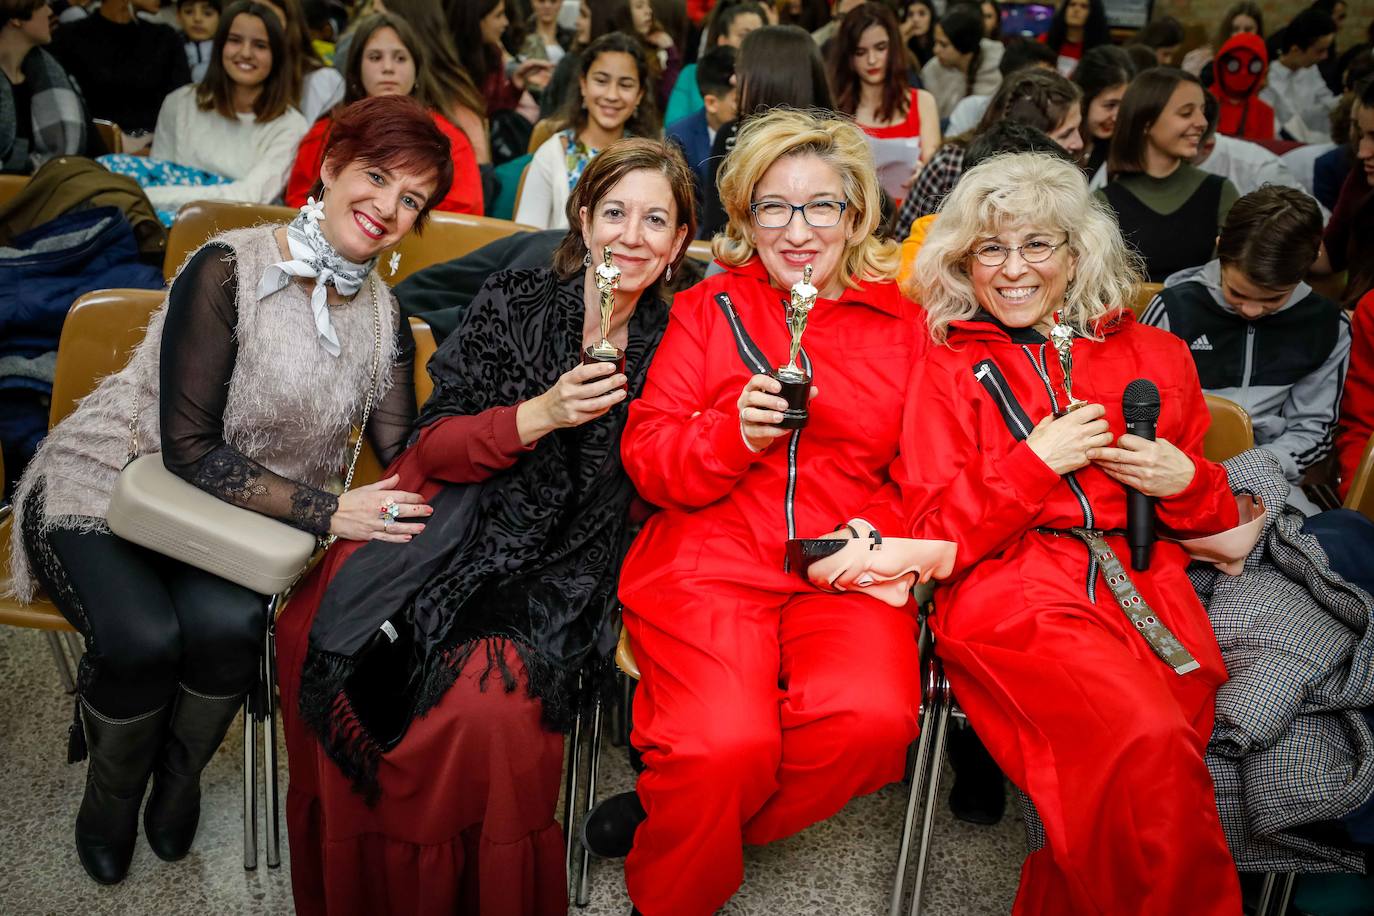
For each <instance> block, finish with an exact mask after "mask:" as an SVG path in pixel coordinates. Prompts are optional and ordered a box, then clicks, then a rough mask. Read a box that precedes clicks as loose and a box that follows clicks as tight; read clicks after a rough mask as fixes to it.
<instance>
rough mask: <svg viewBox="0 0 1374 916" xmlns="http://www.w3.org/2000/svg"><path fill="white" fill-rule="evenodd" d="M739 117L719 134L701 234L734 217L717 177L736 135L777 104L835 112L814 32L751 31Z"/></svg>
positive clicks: (741, 71) (741, 66)
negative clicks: (757, 116) (727, 212)
mask: <svg viewBox="0 0 1374 916" xmlns="http://www.w3.org/2000/svg"><path fill="white" fill-rule="evenodd" d="M735 84H736V86H737V87H738V89H737V91H738V93H739V104H738V106H737V108H736V110H737V111H738V116H737V117H736V119H735V120H734V121H731V122H730V123H729V124H726V125H724V126H723V127H721V129H720V130H719V131H717V132H716V141H715V143H713V144H712V145H711V160H710V181H708V182H706V189H705V196H706V203H705V205H704V207H703V213H704V214H705V215H704V217H703V219H702V227H701V236H702V238H706V239H709V238H711V236H713V235H715V234H716V232H718V231H719V230H720V229H723V228H724V227H725V224H726V222H727V221H728V219H729V217H728V216H727V214H726V212H725V208H724V207H723V206H722V205H721V202H720V189H719V188H718V187H717V186H716V177H717V175H718V173H719V172H720V167H721V163H722V162H723V161H724V160H725V157H726V156H727V155H729V153H730V151H731V150H732V149H734V148H735V135H736V133H738V131H739V129H740V127H741V126H743V124H744V123H745V122H746V121H748V120H749V118H751V117H753V116H755V115H759V114H763V113H765V112H766V111H768V110H769V109H771V108H820V109H827V108H828V109H831V110H834V108H835V103H834V100H833V98H832V97H831V94H830V83H829V82H828V80H827V79H826V75H825V64H823V63H822V62H821V55H820V51H819V50H817V48H816V42H815V41H814V40H813V39H812V38H811V36H810V35H809V34H807V33H806V32H803V31H802V30H801V29H800V28H798V27H797V26H794V25H772V26H764V27H763V28H761V29H758V30H756V31H753V32H750V33H749V34H748V35H747V36H746V37H745V39H744V42H743V43H742V44H741V45H740V49H739V57H737V58H736V59H735Z"/></svg>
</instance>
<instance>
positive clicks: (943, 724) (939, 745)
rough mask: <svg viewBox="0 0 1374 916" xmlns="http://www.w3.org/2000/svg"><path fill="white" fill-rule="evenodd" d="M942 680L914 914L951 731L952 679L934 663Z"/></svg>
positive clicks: (918, 915) (936, 703)
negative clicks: (950, 683)
mask: <svg viewBox="0 0 1374 916" xmlns="http://www.w3.org/2000/svg"><path fill="white" fill-rule="evenodd" d="M932 669H933V670H934V671H935V672H936V673H937V675H938V678H939V682H938V689H937V690H936V691H935V700H934V702H933V703H932V704H931V705H932V706H934V707H936V709H935V714H936V723H935V735H934V738H933V740H932V741H931V747H930V754H931V757H930V778H929V785H928V786H927V787H926V798H925V811H924V812H923V814H924V816H923V818H922V821H921V842H920V846H919V847H918V848H917V850H916V882H915V884H914V885H913V887H912V889H911V909H910V911H909V913H910V916H921V893H922V891H923V890H924V889H925V879H926V863H927V860H928V859H929V857H930V840H931V836H932V834H933V833H934V832H935V805H936V802H937V799H938V796H939V794H940V775H941V773H942V771H943V770H944V768H945V738H946V737H947V736H948V734H949V714H950V696H949V682H948V681H946V680H945V676H944V672H943V671H941V670H940V669H939V665H938V663H936V664H935V665H933V666H932Z"/></svg>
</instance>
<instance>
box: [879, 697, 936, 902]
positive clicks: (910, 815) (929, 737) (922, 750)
mask: <svg viewBox="0 0 1374 916" xmlns="http://www.w3.org/2000/svg"><path fill="white" fill-rule="evenodd" d="M933 700H934V697H933V695H932V694H931V693H930V692H929V690H927V693H926V695H925V696H924V697H923V703H922V705H923V706H924V707H925V708H924V709H923V710H922V711H921V736H920V738H918V739H917V741H916V755H915V760H914V761H913V763H912V767H911V788H910V790H909V791H908V792H907V799H906V819H905V820H904V821H903V823H902V840H901V844H900V845H899V847H898V849H897V875H896V877H895V878H894V879H893V881H892V902H891V905H890V906H889V907H888V916H899V914H900V913H901V911H902V898H903V896H904V894H903V892H904V891H905V890H906V870H907V865H908V862H909V860H910V858H911V836H912V830H913V828H914V827H915V824H916V809H917V808H918V806H919V802H920V798H921V796H922V794H923V793H924V791H925V784H926V780H927V779H929V778H930V746H931V743H932V741H933V739H934V735H935V726H936V717H937V715H938V709H937V705H938V704H937V703H935V702H933Z"/></svg>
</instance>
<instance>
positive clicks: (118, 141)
mask: <svg viewBox="0 0 1374 916" xmlns="http://www.w3.org/2000/svg"><path fill="white" fill-rule="evenodd" d="M91 123H92V124H94V125H95V132H96V133H97V134H99V135H100V142H101V143H103V144H105V149H106V150H108V151H109V152H111V153H122V152H124V132H123V131H122V130H120V129H119V125H118V124H116V123H115V122H113V121H107V120H105V119H104V118H92V119H91Z"/></svg>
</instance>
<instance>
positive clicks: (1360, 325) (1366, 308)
mask: <svg viewBox="0 0 1374 916" xmlns="http://www.w3.org/2000/svg"><path fill="white" fill-rule="evenodd" d="M1338 429H1339V432H1338V433H1337V434H1336V460H1337V462H1339V464H1340V469H1341V498H1342V499H1344V498H1345V495H1346V494H1347V493H1349V492H1350V482H1351V481H1352V480H1354V479H1355V469H1356V468H1358V467H1359V466H1360V458H1361V457H1362V456H1363V455H1364V450H1365V446H1366V445H1367V444H1368V443H1369V436H1370V434H1371V433H1374V290H1370V291H1369V292H1367V293H1365V295H1364V297H1363V298H1362V299H1360V303H1359V305H1358V306H1356V308H1355V320H1354V321H1353V322H1352V323H1351V328H1350V367H1349V368H1348V369H1347V370H1346V373H1345V392H1344V394H1343V395H1342V397H1341V422H1340V426H1339V427H1338Z"/></svg>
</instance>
